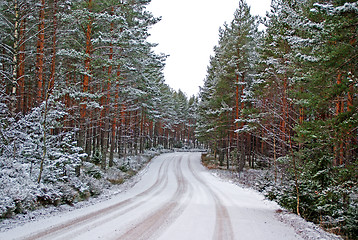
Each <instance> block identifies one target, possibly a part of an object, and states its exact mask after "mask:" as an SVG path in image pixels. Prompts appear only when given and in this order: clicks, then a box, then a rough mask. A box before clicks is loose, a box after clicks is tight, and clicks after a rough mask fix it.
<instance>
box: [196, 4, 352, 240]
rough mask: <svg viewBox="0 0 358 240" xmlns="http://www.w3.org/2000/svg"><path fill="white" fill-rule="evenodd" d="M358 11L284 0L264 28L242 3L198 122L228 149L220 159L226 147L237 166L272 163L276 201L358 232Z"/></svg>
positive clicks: (217, 148)
mask: <svg viewBox="0 0 358 240" xmlns="http://www.w3.org/2000/svg"><path fill="white" fill-rule="evenodd" d="M357 9H358V8H357V3H356V2H354V1H323V2H322V1H320V2H317V1H314V0H312V1H295V0H274V1H272V5H271V11H270V12H269V13H267V18H266V19H263V20H262V22H263V23H264V24H265V26H266V29H265V31H264V32H263V33H259V32H257V30H255V28H256V25H255V24H254V23H255V21H254V20H253V19H254V18H253V17H251V15H250V13H249V12H248V8H247V5H246V4H245V3H244V2H243V1H241V2H240V5H239V9H238V10H237V11H236V12H235V15H234V21H233V22H232V24H231V25H228V24H225V25H224V28H223V29H221V30H220V31H219V37H220V41H219V44H218V46H216V47H215V55H214V56H213V57H211V61H210V65H209V67H208V75H207V78H206V79H205V82H204V86H203V87H202V88H201V91H200V101H199V110H198V115H199V116H198V120H197V122H198V125H197V134H198V138H199V139H200V140H201V141H203V142H205V143H206V144H207V145H208V147H209V148H210V149H211V150H212V153H213V154H214V156H215V159H216V155H217V154H218V153H219V162H218V164H219V165H223V164H224V161H223V156H224V154H222V153H221V151H223V150H224V151H225V154H226V158H227V162H228V163H227V164H226V167H227V168H229V167H230V165H231V167H232V166H235V168H236V169H237V170H239V171H241V169H242V167H241V166H242V164H243V163H245V162H246V166H247V167H251V168H259V167H265V166H268V167H270V168H271V170H272V176H269V178H268V179H266V181H267V182H266V183H265V184H264V186H262V188H261V190H264V191H265V192H266V193H267V196H268V197H269V198H270V199H275V200H276V201H278V202H279V203H280V204H281V205H282V206H284V207H286V208H288V209H290V210H291V211H293V212H296V213H297V214H300V215H301V216H303V217H304V218H306V219H308V220H311V221H314V222H316V223H320V224H321V225H322V226H323V227H325V228H328V229H330V230H332V231H334V232H336V233H340V234H344V235H346V236H348V237H352V238H355V237H357V228H356V224H353V223H354V222H355V223H356V221H357V217H356V215H354V213H356V212H357V189H356V187H355V186H356V185H357V146H358V145H357V140H358V139H357V126H358V125H357V123H358V122H357V104H358V102H357V77H356V76H357V49H358V48H357V19H358V18H357V13H358V11H357ZM244 12H247V14H244V15H242V14H240V13H244ZM240 16H243V17H241V18H240ZM245 29H246V30H245ZM254 46H255V47H254ZM238 77H239V78H238ZM240 77H243V78H242V80H237V79H240ZM235 84H236V85H237V86H239V88H238V89H237V88H235ZM237 90H239V91H237ZM240 90H242V91H240ZM235 92H236V95H235ZM238 96H239V97H238ZM235 99H236V101H235ZM235 112H236V116H235V114H234V113H235ZM233 118H235V120H233ZM232 132H235V135H234V134H232ZM240 164H241V165H240ZM266 178H267V176H266ZM269 179H270V180H269Z"/></svg>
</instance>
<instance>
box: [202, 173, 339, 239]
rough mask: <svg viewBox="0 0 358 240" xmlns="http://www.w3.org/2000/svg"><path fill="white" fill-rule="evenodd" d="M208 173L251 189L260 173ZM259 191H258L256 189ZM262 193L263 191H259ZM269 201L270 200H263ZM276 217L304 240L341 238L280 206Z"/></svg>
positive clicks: (253, 187) (253, 188)
mask: <svg viewBox="0 0 358 240" xmlns="http://www.w3.org/2000/svg"><path fill="white" fill-rule="evenodd" d="M208 171H210V173H211V174H212V175H214V176H216V177H218V178H219V179H221V180H222V181H226V182H230V183H232V184H235V185H238V186H240V187H242V188H249V189H251V190H255V191H257V189H255V187H256V188H257V187H258V186H256V184H255V180H256V179H257V178H258V175H260V174H262V171H260V170H249V171H246V170H244V173H242V174H241V175H240V176H239V174H238V173H237V172H232V171H227V170H220V169H208ZM257 192H259V191H257ZM259 194H262V195H263V193H260V192H259ZM265 201H268V202H271V201H270V200H265ZM276 218H277V219H279V220H280V221H281V222H283V223H285V224H286V225H289V226H292V227H293V228H294V229H295V232H296V233H297V234H298V235H300V236H301V237H302V238H303V239H305V240H339V239H343V238H342V237H340V236H337V235H335V234H331V233H329V232H326V231H325V230H323V229H322V228H321V227H320V226H318V225H316V224H314V223H311V222H308V221H306V220H305V219H303V218H302V217H300V216H298V215H296V214H294V213H291V212H289V211H287V210H286V209H283V208H281V207H280V210H279V211H276Z"/></svg>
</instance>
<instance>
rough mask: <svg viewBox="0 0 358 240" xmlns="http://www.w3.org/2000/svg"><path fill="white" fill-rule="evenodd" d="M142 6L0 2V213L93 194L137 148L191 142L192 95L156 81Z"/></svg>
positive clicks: (139, 1) (149, 19)
mask: <svg viewBox="0 0 358 240" xmlns="http://www.w3.org/2000/svg"><path fill="white" fill-rule="evenodd" d="M149 2H150V1H148V0H129V1H117V0H116V1H111V0H101V1H99V0H88V1H83V0H73V1H57V0H53V1H45V0H41V1H32V0H6V1H4V0H2V1H0V29H1V32H0V52H1V53H0V76H1V77H0V81H1V87H0V99H1V103H0V115H1V118H0V167H1V170H0V179H1V190H0V195H1V197H0V216H1V218H5V217H10V216H12V215H13V214H16V213H25V212H27V211H29V210H32V209H36V208H38V207H40V206H41V205H49V204H50V205H52V204H53V205H58V204H62V203H68V204H72V203H73V202H74V201H79V200H82V199H87V198H88V197H89V196H92V195H98V194H99V193H101V192H102V188H105V187H106V186H108V184H109V182H110V183H121V182H123V181H124V179H123V177H128V175H129V176H130V175H131V174H134V173H128V172H130V171H129V170H133V168H134V169H135V168H136V166H128V165H129V164H130V161H129V160H130V159H129V158H130V157H131V156H135V155H139V154H143V153H144V151H145V150H151V151H152V152H155V151H158V150H162V149H173V148H182V147H184V146H186V147H190V146H191V147H195V146H196V144H197V141H196V140H195V136H194V126H195V116H194V113H195V112H196V110H195V108H196V106H197V104H198V98H196V97H191V98H190V99H188V98H187V96H186V95H185V94H184V93H183V92H182V91H180V90H179V91H174V90H173V89H171V88H170V87H169V86H168V85H167V84H165V83H164V77H163V72H162V70H163V68H164V65H165V63H164V62H165V59H166V57H167V56H166V55H164V54H155V53H154V52H153V47H154V46H155V44H153V43H149V42H148V41H147V37H148V36H149V33H148V30H149V28H150V27H151V26H152V25H153V24H155V23H156V22H158V21H159V20H160V19H159V18H155V17H153V15H152V14H151V13H150V12H148V11H146V6H147V4H148V3H149ZM149 155H150V154H149ZM123 158H124V159H127V160H128V161H127V160H126V161H125V162H123V161H124V160H122V161H119V160H118V159H123ZM138 161H139V162H141V161H142V160H141V159H140V158H139V160H138ZM138 161H137V162H138ZM135 162H136V161H135ZM123 172H125V173H128V174H125V173H123ZM109 173H112V174H109ZM105 174H107V175H106V176H107V177H105ZM108 174H109V175H112V176H108ZM123 174H125V175H124V176H123ZM113 175H114V176H113Z"/></svg>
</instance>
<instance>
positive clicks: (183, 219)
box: [0, 152, 339, 240]
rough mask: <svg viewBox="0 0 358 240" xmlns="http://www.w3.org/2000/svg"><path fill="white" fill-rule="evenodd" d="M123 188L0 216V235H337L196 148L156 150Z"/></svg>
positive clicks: (330, 236)
mask: <svg viewBox="0 0 358 240" xmlns="http://www.w3.org/2000/svg"><path fill="white" fill-rule="evenodd" d="M122 188H123V189H122V190H125V191H122V192H120V193H118V194H114V195H110V194H108V195H105V197H102V199H101V201H98V200H96V201H94V202H93V203H91V204H88V203H87V204H86V205H84V204H82V205H81V206H82V207H77V208H76V207H75V208H71V211H69V210H67V209H64V210H63V211H60V212H55V211H54V210H53V211H52V212H53V213H55V214H52V216H46V217H38V216H37V217H35V219H34V220H30V219H29V220H27V221H25V222H26V223H24V224H18V223H17V224H16V222H11V221H7V222H6V221H5V222H3V223H2V225H1V231H0V239H4V240H5V239H6V240H7V239H80V240H81V239H86V240H88V239H133V240H134V239H135V240H137V239H166V240H167V239H171V240H176V239H180V240H182V239H195V240H200V239H203V240H206V239H225V240H226V239H245V240H247V239H255V240H257V239H265V240H270V239H275V240H277V239H285V240H286V239H320V240H321V239H339V238H338V237H336V236H334V235H330V234H328V233H325V232H324V231H323V230H321V229H319V228H318V227H316V226H314V225H313V224H310V223H307V222H305V221H304V220H303V219H301V218H299V217H297V216H295V215H292V214H289V213H287V212H285V211H282V212H281V211H278V210H281V209H280V208H279V206H277V204H275V203H273V202H270V201H267V200H265V199H264V197H263V196H262V195H261V194H259V193H258V192H256V191H254V190H251V189H247V188H242V187H240V186H237V185H235V184H233V183H231V182H229V181H226V180H222V179H220V178H218V177H216V176H214V175H213V174H212V173H210V172H208V171H207V170H206V169H205V168H204V167H203V166H202V165H201V163H200V153H183V152H181V153H169V154H163V155H161V156H159V157H156V158H154V159H153V160H152V162H151V163H150V164H149V165H148V166H147V168H145V169H144V170H143V171H142V172H141V173H140V174H139V175H138V176H137V177H136V178H135V179H134V180H132V182H129V183H127V185H123V186H122ZM67 208H69V207H67ZM17 222H19V221H17ZM20 222H21V221H20ZM12 226H16V227H13V228H11V227H12Z"/></svg>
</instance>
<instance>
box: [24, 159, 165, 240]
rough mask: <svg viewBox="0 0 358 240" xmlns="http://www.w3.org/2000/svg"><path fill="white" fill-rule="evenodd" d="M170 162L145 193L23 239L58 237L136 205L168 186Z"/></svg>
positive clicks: (160, 171)
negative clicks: (139, 199) (137, 202)
mask: <svg viewBox="0 0 358 240" xmlns="http://www.w3.org/2000/svg"><path fill="white" fill-rule="evenodd" d="M169 162H170V161H168V160H165V161H163V162H162V163H161V165H160V168H159V171H158V174H157V177H156V181H155V182H154V183H153V184H152V185H151V186H150V187H149V188H147V189H146V190H145V191H143V192H141V193H139V194H137V195H135V196H134V197H132V198H129V199H126V200H123V201H121V202H118V203H116V204H113V205H111V206H108V207H105V208H103V209H100V210H98V211H94V212H91V213H89V214H86V215H83V216H81V217H77V218H75V219H73V220H70V221H67V222H65V223H62V224H59V225H55V226H53V227H50V228H48V229H45V230H42V231H40V232H38V233H35V234H31V236H26V237H23V238H21V239H24V240H37V239H41V238H45V237H50V236H52V235H58V234H60V233H61V232H64V231H66V232H67V231H69V230H70V229H74V228H78V227H79V226H81V225H84V224H86V223H88V222H90V221H94V219H96V218H98V217H100V216H104V215H106V214H111V213H112V212H113V211H116V210H118V208H123V207H126V206H128V205H130V204H132V203H134V202H135V201H136V200H137V199H138V198H142V197H144V196H146V195H149V194H150V193H151V192H153V191H155V190H156V189H157V188H160V186H161V185H162V184H163V183H164V185H165V184H166V183H165V182H166V180H167V177H168V176H167V172H168V168H169Z"/></svg>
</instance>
